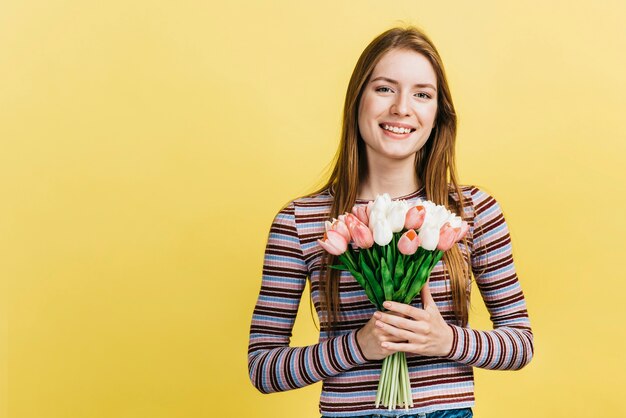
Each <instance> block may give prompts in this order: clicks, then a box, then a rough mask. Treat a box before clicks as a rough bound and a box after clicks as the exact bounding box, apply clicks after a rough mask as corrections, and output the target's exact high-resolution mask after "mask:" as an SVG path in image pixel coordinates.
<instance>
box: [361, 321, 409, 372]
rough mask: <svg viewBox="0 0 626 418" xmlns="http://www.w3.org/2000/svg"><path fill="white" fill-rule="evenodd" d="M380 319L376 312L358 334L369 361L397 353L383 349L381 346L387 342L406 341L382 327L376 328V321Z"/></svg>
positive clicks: (364, 353)
mask: <svg viewBox="0 0 626 418" xmlns="http://www.w3.org/2000/svg"><path fill="white" fill-rule="evenodd" d="M388 313H390V312H388ZM379 318H380V312H378V311H377V312H374V315H372V317H371V318H370V319H369V321H367V323H366V324H365V325H363V327H362V328H361V329H359V330H358V331H357V332H356V340H357V342H358V343H359V347H361V351H362V352H363V355H364V356H365V358H366V359H367V360H382V359H384V358H385V357H387V356H389V355H391V354H393V353H395V352H396V351H395V350H389V349H386V348H383V347H382V346H381V344H382V343H384V342H385V341H391V342H394V343H399V342H404V340H401V339H400V338H398V337H395V336H393V335H391V334H388V333H387V332H385V331H384V330H382V329H381V328H380V327H378V326H376V321H378V319H379Z"/></svg>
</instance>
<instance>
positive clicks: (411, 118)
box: [358, 49, 437, 161]
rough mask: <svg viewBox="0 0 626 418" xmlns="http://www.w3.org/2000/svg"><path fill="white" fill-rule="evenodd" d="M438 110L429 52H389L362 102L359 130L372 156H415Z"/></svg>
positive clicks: (371, 80)
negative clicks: (427, 53)
mask: <svg viewBox="0 0 626 418" xmlns="http://www.w3.org/2000/svg"><path fill="white" fill-rule="evenodd" d="M436 114H437V76H436V75H435V71H434V70H433V67H432V65H431V64H430V62H429V61H428V59H426V57H425V56H423V55H422V54H419V53H417V52H414V51H410V50H406V49H392V50H391V51H389V52H387V53H385V54H384V55H383V56H382V58H381V59H380V61H379V62H378V64H376V67H375V68H374V71H373V72H372V75H371V77H370V79H369V81H368V83H367V85H366V86H365V87H364V90H363V94H362V95H361V100H360V102H359V115H358V123H359V132H360V134H361V137H362V138H363V140H364V141H365V144H366V149H367V153H368V157H369V159H370V161H371V160H372V158H376V159H378V158H382V159H395V160H398V159H406V158H414V154H415V153H416V152H417V151H418V150H419V149H420V148H422V146H424V144H425V143H426V140H427V139H428V136H429V135H430V132H431V130H432V128H433V124H434V122H435V116H436Z"/></svg>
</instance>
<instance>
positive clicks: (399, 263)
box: [393, 254, 404, 290]
mask: <svg viewBox="0 0 626 418" xmlns="http://www.w3.org/2000/svg"><path fill="white" fill-rule="evenodd" d="M403 278H404V254H398V259H397V260H396V268H395V269H394V270H393V288H394V289H395V290H398V289H400V286H401V285H402V279H403Z"/></svg>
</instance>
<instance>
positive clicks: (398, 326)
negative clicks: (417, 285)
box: [374, 282, 453, 357]
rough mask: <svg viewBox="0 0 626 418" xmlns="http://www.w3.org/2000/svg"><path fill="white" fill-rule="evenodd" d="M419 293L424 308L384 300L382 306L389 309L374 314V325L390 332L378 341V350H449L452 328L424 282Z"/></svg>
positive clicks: (425, 352)
mask: <svg viewBox="0 0 626 418" xmlns="http://www.w3.org/2000/svg"><path fill="white" fill-rule="evenodd" d="M421 295H422V303H423V306H424V309H419V308H416V307H413V306H411V305H406V304H404V303H399V302H385V304H384V306H385V308H387V309H388V310H389V311H390V312H388V313H383V312H376V313H375V314H374V317H376V318H377V319H378V320H377V321H376V324H375V325H376V327H377V328H378V329H379V330H380V332H381V333H384V335H388V336H391V337H389V338H388V339H387V340H386V341H384V342H381V349H382V350H386V351H385V352H388V353H390V354H391V353H394V352H397V351H404V352H407V353H414V354H420V355H423V356H439V357H441V356H445V355H447V354H448V353H449V352H450V350H451V349H452V341H453V331H452V328H451V327H450V326H449V325H448V324H447V323H446V321H445V320H444V319H443V317H442V316H441V313H440V312H439V309H438V308H437V305H436V304H435V301H434V300H433V297H432V295H431V294H430V289H429V288H428V282H427V283H426V284H425V285H424V287H423V288H422V292H421ZM398 315H400V316H398ZM402 316H404V317H402ZM392 337H395V339H392ZM398 340H400V342H398ZM402 341H403V342H402Z"/></svg>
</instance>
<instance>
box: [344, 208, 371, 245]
mask: <svg viewBox="0 0 626 418" xmlns="http://www.w3.org/2000/svg"><path fill="white" fill-rule="evenodd" d="M345 222H346V225H347V227H348V230H349V231H350V236H351V237H352V240H353V241H354V243H355V244H356V246H357V247H359V248H370V247H371V246H372V245H374V236H373V235H372V231H370V229H369V228H368V227H367V225H365V224H364V223H363V222H361V221H360V220H359V218H358V217H357V216H356V215H354V214H352V213H349V214H347V215H346V216H345Z"/></svg>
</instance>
